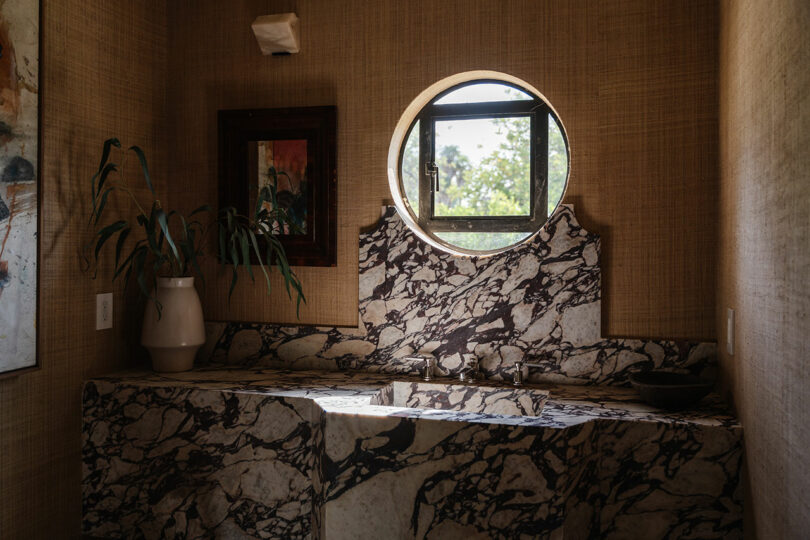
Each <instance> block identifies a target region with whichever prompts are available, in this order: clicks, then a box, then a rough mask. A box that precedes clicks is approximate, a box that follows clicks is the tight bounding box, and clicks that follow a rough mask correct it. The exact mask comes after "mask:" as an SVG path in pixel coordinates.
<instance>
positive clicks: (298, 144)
mask: <svg viewBox="0 0 810 540" xmlns="http://www.w3.org/2000/svg"><path fill="white" fill-rule="evenodd" d="M336 120H337V113H336V109H335V107H300V108H288V109H253V110H224V111H219V118H218V121H219V204H220V206H221V207H224V206H234V207H235V208H237V209H238V210H239V211H240V212H244V213H245V215H252V214H253V209H254V208H255V206H256V200H257V197H258V192H259V190H260V189H261V188H262V187H264V186H268V185H271V184H272V185H273V186H274V187H275V189H276V194H277V197H276V198H277V204H278V205H279V206H281V207H283V208H284V209H285V210H286V212H287V215H288V216H289V223H286V224H279V226H277V227H275V228H274V233H275V234H278V235H279V237H280V240H281V243H282V245H283V246H284V250H285V251H286V253H287V258H288V259H289V261H290V264H291V265H294V266H334V265H335V264H336V262H337V198H336V196H337V171H336V158H335V154H336V150H335V148H336V147H335V144H336V131H337V122H336ZM264 204H265V205H270V204H271V203H270V202H265V203H264Z"/></svg>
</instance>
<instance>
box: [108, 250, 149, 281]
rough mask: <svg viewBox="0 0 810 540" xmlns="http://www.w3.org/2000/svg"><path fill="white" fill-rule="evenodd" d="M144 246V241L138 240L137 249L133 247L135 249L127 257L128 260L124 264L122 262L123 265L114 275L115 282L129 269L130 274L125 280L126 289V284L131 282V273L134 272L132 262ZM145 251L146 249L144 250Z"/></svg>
mask: <svg viewBox="0 0 810 540" xmlns="http://www.w3.org/2000/svg"><path fill="white" fill-rule="evenodd" d="M143 244H144V241H143V240H138V241H137V242H136V243H135V247H133V248H132V251H130V253H129V255H128V256H127V258H126V259H124V261H123V262H122V263H121V264H120V265H119V266H118V268H117V269H116V271H115V274H114V275H113V280H115V278H117V277H118V276H119V275H120V274H121V272H123V271H124V269H128V272H127V277H126V279H125V281H124V286H125V287H126V284H127V283H128V282H129V271H131V270H132V264H131V262H132V258H133V257H134V256H135V253H136V252H137V251H138V250H139V249H141V248H142V247H143ZM144 249H145V248H144Z"/></svg>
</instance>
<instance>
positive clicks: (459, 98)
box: [434, 83, 533, 105]
mask: <svg viewBox="0 0 810 540" xmlns="http://www.w3.org/2000/svg"><path fill="white" fill-rule="evenodd" d="M530 99H533V98H532V96H530V95H529V94H527V93H526V92H522V91H520V90H518V89H517V88H513V87H511V86H507V85H505V84H500V83H478V84H469V85H467V86H462V87H461V88H459V89H458V90H453V91H452V92H450V93H448V94H446V95H444V96H442V97H441V98H440V99H437V100H436V101H435V102H434V103H436V105H448V104H450V103H487V102H490V101H522V100H530Z"/></svg>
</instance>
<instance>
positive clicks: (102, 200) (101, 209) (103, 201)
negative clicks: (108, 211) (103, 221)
mask: <svg viewBox="0 0 810 540" xmlns="http://www.w3.org/2000/svg"><path fill="white" fill-rule="evenodd" d="M113 190H115V188H114V187H111V188H107V189H106V190H105V191H104V193H102V195H101V197H100V199H99V201H100V202H99V204H98V208H96V209H93V212H91V213H90V219H91V220H93V213H95V215H96V218H95V220H93V225H97V224H98V220H99V218H100V217H101V213H102V212H104V207H105V206H106V205H107V197H109V196H110V193H112V192H113Z"/></svg>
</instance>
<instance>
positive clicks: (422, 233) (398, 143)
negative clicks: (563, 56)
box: [387, 70, 571, 257]
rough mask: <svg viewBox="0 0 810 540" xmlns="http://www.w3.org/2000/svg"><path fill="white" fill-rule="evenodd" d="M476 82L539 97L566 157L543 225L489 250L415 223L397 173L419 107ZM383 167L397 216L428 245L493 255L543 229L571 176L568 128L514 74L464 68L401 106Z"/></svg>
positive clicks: (458, 252) (453, 251) (456, 252)
mask: <svg viewBox="0 0 810 540" xmlns="http://www.w3.org/2000/svg"><path fill="white" fill-rule="evenodd" d="M478 82H480V83H488V82H490V83H491V82H495V83H505V85H508V86H512V87H514V88H515V89H516V90H519V91H521V92H524V93H526V94H528V95H530V96H532V97H534V98H536V99H539V100H541V101H543V102H544V103H545V104H546V106H547V107H548V109H549V111H551V114H552V115H553V116H554V120H555V121H556V123H557V125H558V126H559V128H560V133H561V135H562V137H563V142H564V143H565V149H566V160H567V163H566V174H565V183H564V185H563V190H562V194H561V195H560V200H559V201H557V204H556V205H555V207H554V210H553V211H552V212H551V213H549V215H548V217H547V218H546V220H545V222H543V225H541V226H540V227H538V229H537V230H536V231H534V232H532V233H530V234H529V235H528V236H527V237H526V238H524V239H522V240H520V241H519V242H516V243H514V244H510V245H508V246H504V247H502V248H498V249H492V250H469V249H465V248H462V247H460V246H457V245H455V244H451V243H449V242H446V241H444V240H442V239H441V238H439V237H437V236H436V235H435V234H434V233H433V232H432V231H428V230H425V229H423V228H422V227H421V226H420V225H419V223H418V221H417V217H416V214H415V213H414V212H413V209H412V208H411V205H410V202H409V201H408V198H407V196H406V194H405V186H404V184H403V182H402V178H401V174H400V171H401V162H402V154H403V152H404V148H405V144H406V143H407V140H408V135H409V133H410V131H411V128H412V127H413V125H414V123H415V121H416V120H417V118H418V116H419V114H420V113H421V112H422V109H423V108H424V107H425V106H426V105H428V104H429V103H431V102H432V101H434V100H437V99H440V98H441V97H443V96H444V95H446V94H448V93H449V92H451V91H454V90H457V89H459V88H461V87H463V86H468V85H470V84H475V83H478ZM387 167H388V186H389V189H390V191H391V195H392V196H393V199H394V206H395V207H396V209H397V212H398V213H399V215H400V218H401V219H402V220H403V221H404V222H405V224H406V225H407V226H408V228H410V229H411V230H412V231H413V232H414V234H416V236H417V237H419V238H420V239H421V240H423V241H424V242H426V243H427V244H428V245H430V246H432V247H434V248H436V249H439V250H441V251H443V252H445V253H449V254H451V255H455V256H463V257H488V256H492V255H496V254H498V253H503V252H505V251H509V250H511V249H514V248H516V247H518V246H520V245H522V244H525V243H527V242H529V241H531V239H532V238H534V237H535V236H536V235H537V234H538V233H539V232H540V231H542V230H543V228H545V227H546V225H547V224H548V222H549V221H550V220H551V218H552V217H553V216H554V214H555V213H556V212H557V211H558V209H559V208H560V205H561V204H562V201H563V199H564V198H565V193H566V191H567V190H568V182H569V180H570V177H571V144H570V142H569V139H568V132H567V130H566V129H565V125H564V124H563V122H562V119H561V118H560V115H559V114H558V113H557V110H556V109H555V108H554V106H553V105H552V104H551V102H549V100H548V99H547V98H546V97H545V96H544V95H543V94H542V93H541V92H540V91H539V90H537V89H536V88H535V87H534V86H532V85H531V84H529V83H527V82H526V81H523V80H521V79H519V78H517V77H514V76H512V75H508V74H506V73H501V72H498V71H488V70H477V71H465V72H462V73H457V74H455V75H451V76H449V77H445V78H444V79H441V80H439V81H437V82H435V83H433V84H432V85H430V86H429V87H427V88H426V89H425V90H423V91H422V92H421V93H420V94H419V95H418V96H416V98H415V99H414V100H413V101H411V103H410V104H409V105H408V106H407V107H406V108H405V111H404V112H403V113H402V116H400V118H399V121H398V122H397V125H396V127H395V128H394V133H393V135H392V136H391V143H390V144H389V146H388V161H387Z"/></svg>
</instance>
